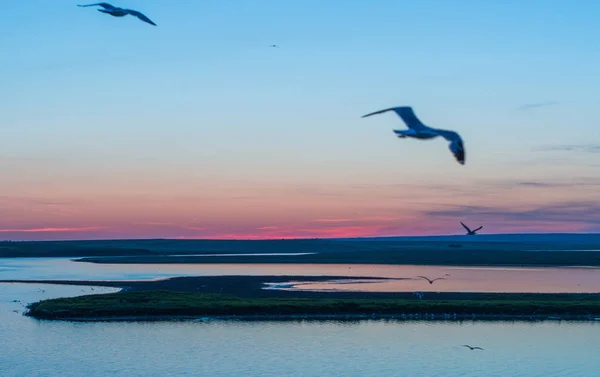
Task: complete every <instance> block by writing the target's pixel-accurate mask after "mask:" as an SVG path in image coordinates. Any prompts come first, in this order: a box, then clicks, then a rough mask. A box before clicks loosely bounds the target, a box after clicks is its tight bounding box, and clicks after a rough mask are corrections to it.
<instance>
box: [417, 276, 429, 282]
mask: <svg viewBox="0 0 600 377" xmlns="http://www.w3.org/2000/svg"><path fill="white" fill-rule="evenodd" d="M416 277H418V278H421V279H425V280H427V281H431V280H429V278H428V277H426V276H416Z"/></svg>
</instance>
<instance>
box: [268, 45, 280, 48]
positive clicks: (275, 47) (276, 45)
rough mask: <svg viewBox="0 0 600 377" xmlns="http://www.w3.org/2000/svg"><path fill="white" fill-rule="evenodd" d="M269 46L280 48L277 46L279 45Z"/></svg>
mask: <svg viewBox="0 0 600 377" xmlns="http://www.w3.org/2000/svg"><path fill="white" fill-rule="evenodd" d="M269 47H275V48H279V46H277V45H270V46H269Z"/></svg>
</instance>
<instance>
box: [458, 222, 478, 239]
mask: <svg viewBox="0 0 600 377" xmlns="http://www.w3.org/2000/svg"><path fill="white" fill-rule="evenodd" d="M460 225H462V226H463V228H465V229H466V230H467V236H474V235H476V234H477V231H478V230H480V229H482V228H483V226H480V227H479V228H477V229H473V230H471V229H469V227H468V226H466V225H465V224H463V222H462V221H461V222H460Z"/></svg>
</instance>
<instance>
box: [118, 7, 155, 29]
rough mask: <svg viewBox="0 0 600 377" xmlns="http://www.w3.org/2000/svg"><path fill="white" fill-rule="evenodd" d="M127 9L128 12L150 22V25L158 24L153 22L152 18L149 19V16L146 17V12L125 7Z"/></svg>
mask: <svg viewBox="0 0 600 377" xmlns="http://www.w3.org/2000/svg"><path fill="white" fill-rule="evenodd" d="M125 11H126V12H127V13H129V14H130V15H132V16H136V17H137V18H139V19H140V20H142V21H144V22H147V23H149V24H150V25H154V26H156V24H155V23H154V22H152V20H151V19H149V18H148V17H146V16H145V15H144V14H142V13H141V12H138V11H137V10H132V9H125Z"/></svg>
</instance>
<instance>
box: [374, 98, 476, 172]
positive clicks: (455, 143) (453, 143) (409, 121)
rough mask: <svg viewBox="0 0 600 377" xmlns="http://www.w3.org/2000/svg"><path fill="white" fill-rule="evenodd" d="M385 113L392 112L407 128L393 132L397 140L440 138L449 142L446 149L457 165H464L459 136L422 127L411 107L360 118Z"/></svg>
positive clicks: (462, 148)
mask: <svg viewBox="0 0 600 377" xmlns="http://www.w3.org/2000/svg"><path fill="white" fill-rule="evenodd" d="M387 111H394V112H395V113H396V114H397V115H398V116H399V117H400V118H401V119H402V120H403V121H404V123H405V124H406V126H407V127H408V130H393V131H394V133H395V134H396V136H398V137H399V138H405V137H412V138H415V139H421V140H427V139H433V138H436V137H438V136H441V137H443V138H444V139H446V140H447V141H449V142H450V144H449V145H448V147H449V148H450V152H452V154H453V155H454V158H456V161H458V163H459V164H461V165H464V164H465V145H464V143H463V141H462V138H461V137H460V135H459V134H458V133H456V132H454V131H449V130H441V129H438V128H431V127H429V126H426V125H424V124H423V123H421V121H420V120H419V118H417V116H416V115H415V112H414V111H413V109H412V107H409V106H401V107H392V108H389V109H385V110H379V111H375V112H373V113H370V114H367V115H363V116H362V117H363V118H366V117H368V116H371V115H375V114H381V113H385V112H387Z"/></svg>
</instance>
